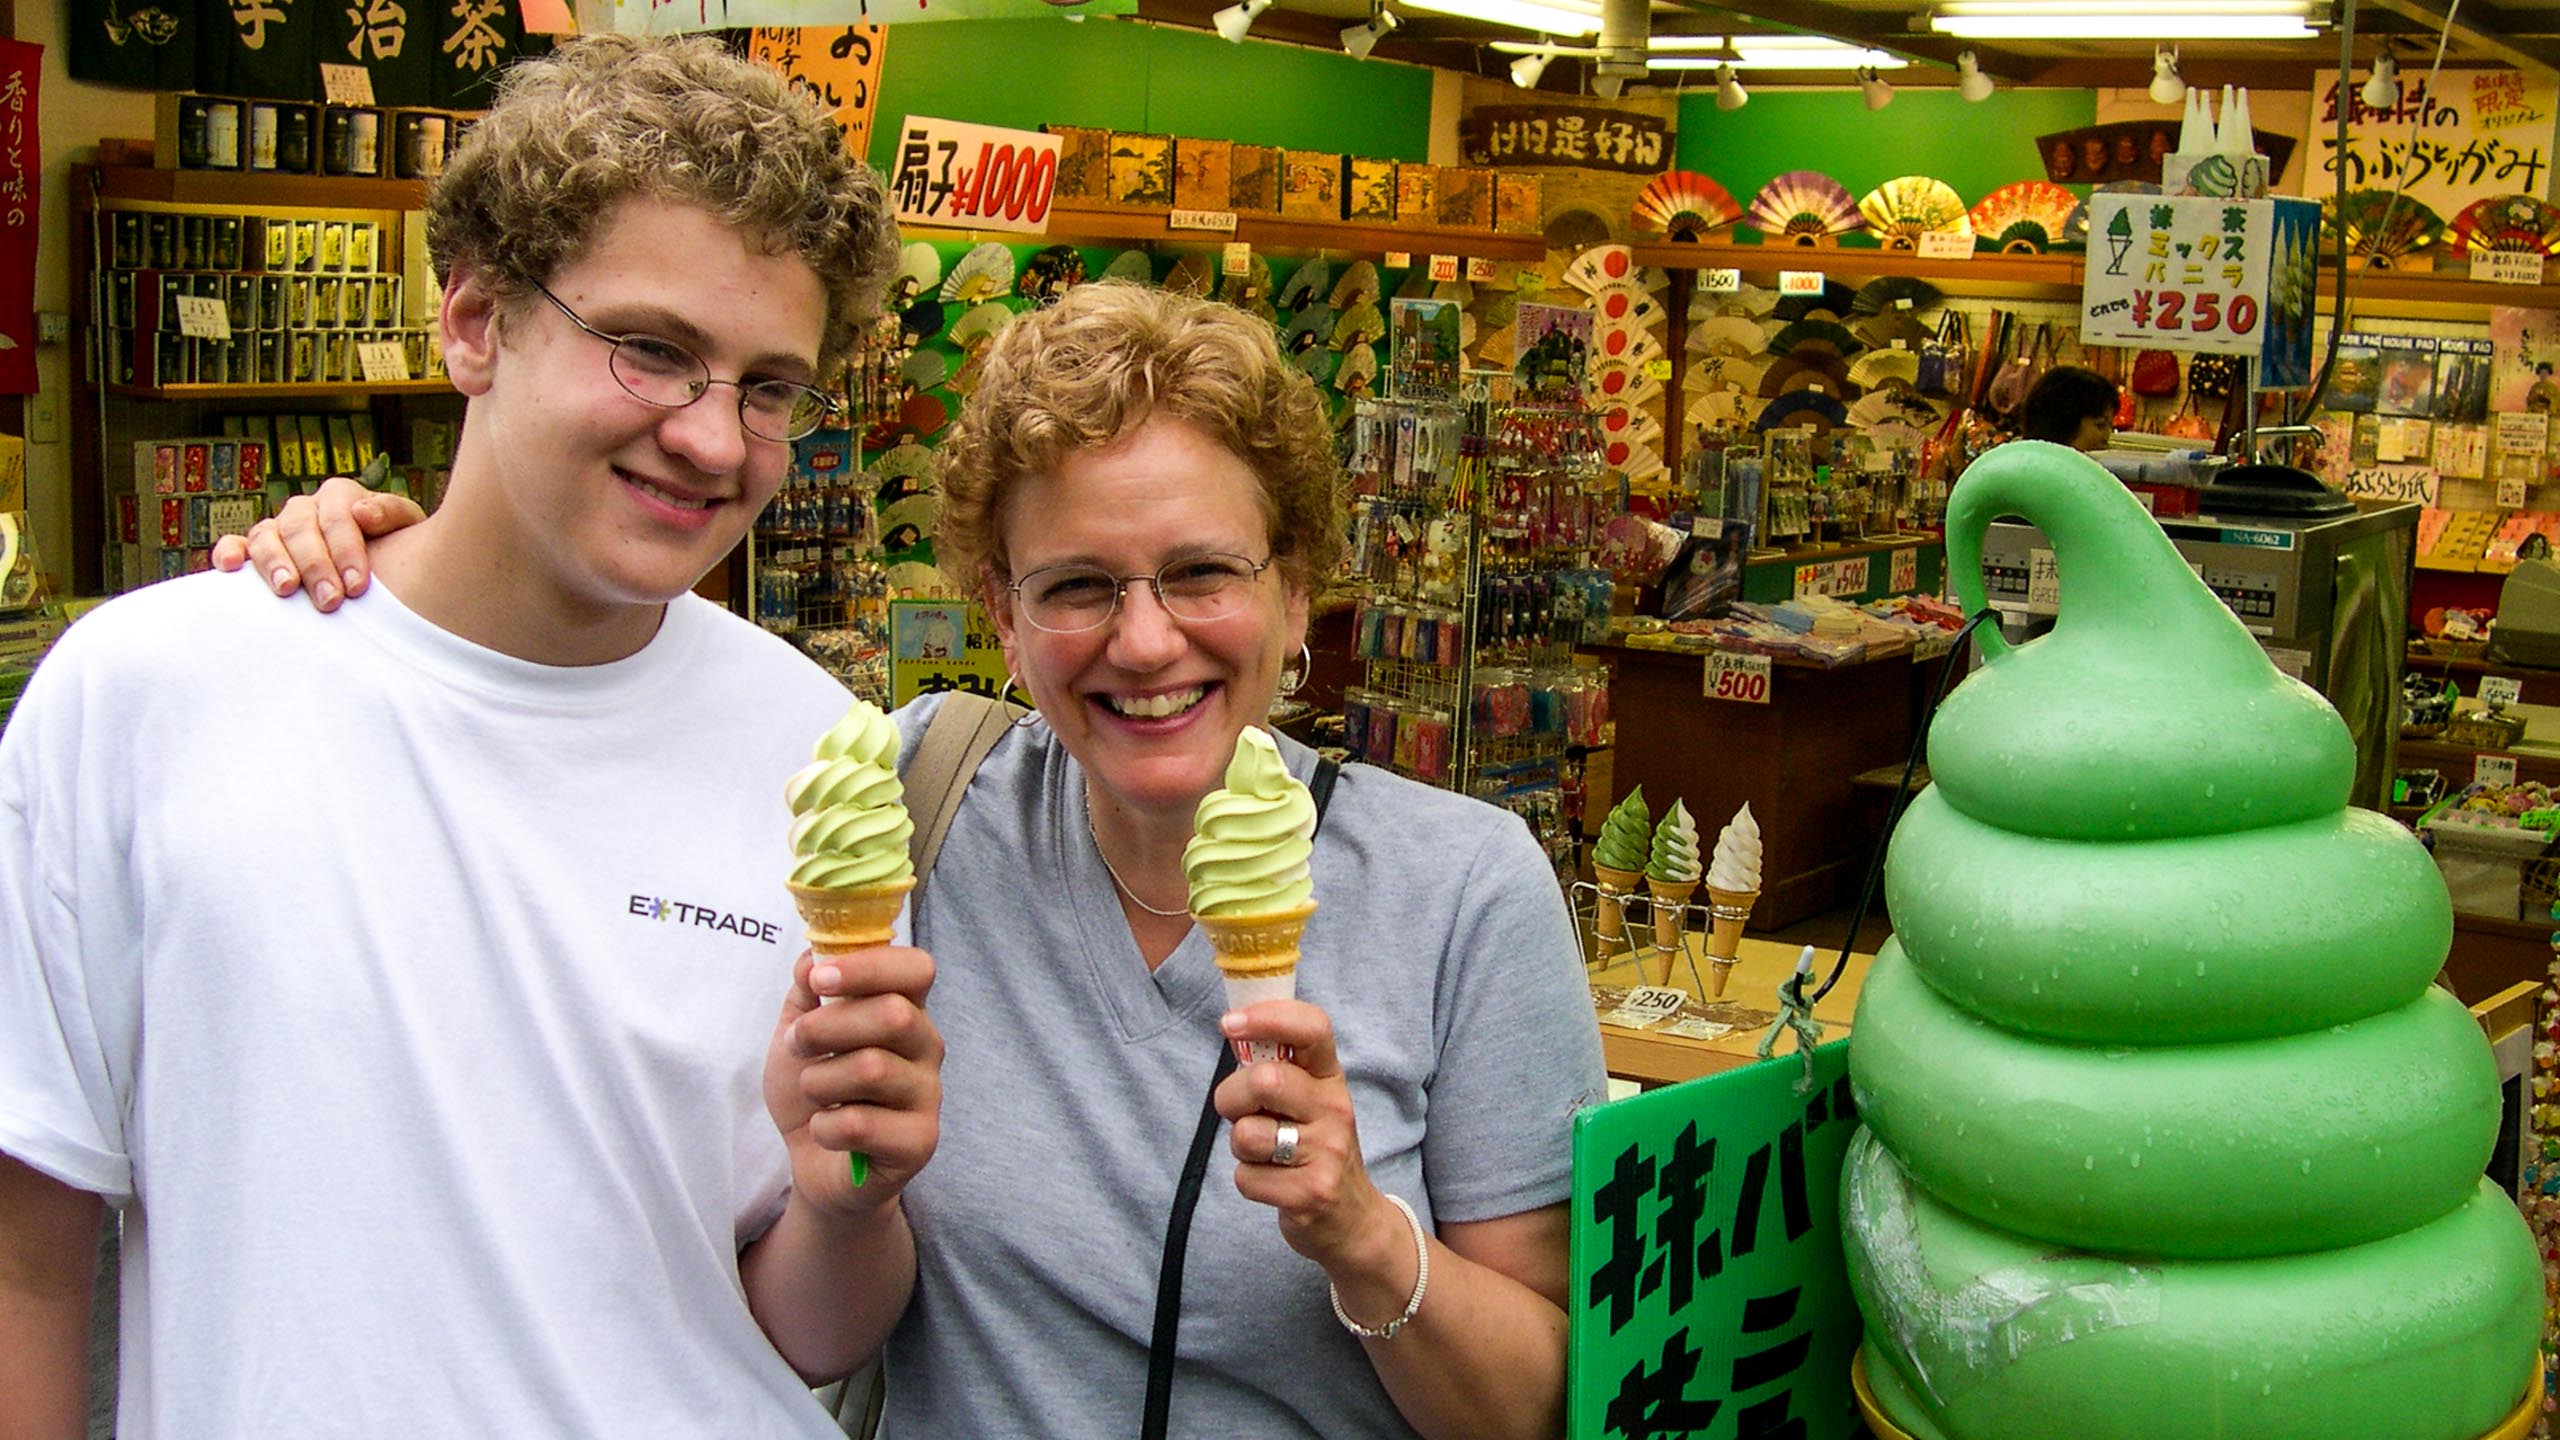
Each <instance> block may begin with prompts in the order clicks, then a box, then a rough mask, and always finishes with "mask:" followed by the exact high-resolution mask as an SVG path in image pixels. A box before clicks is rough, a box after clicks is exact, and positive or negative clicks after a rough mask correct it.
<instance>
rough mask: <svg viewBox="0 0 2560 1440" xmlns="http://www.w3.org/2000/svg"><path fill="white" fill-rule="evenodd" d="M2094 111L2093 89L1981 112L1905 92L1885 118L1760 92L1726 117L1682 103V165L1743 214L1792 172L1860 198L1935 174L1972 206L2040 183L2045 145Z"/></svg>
mask: <svg viewBox="0 0 2560 1440" xmlns="http://www.w3.org/2000/svg"><path fill="white" fill-rule="evenodd" d="M1750 83H1751V81H1750V77H1749V76H1748V75H1747V74H1746V75H1745V76H1744V77H1743V84H1745V85H1746V86H1747V85H1749V84H1750ZM2097 113H2098V96H2097V92H2096V91H2094V90H2002V91H2000V92H1999V93H1997V94H1995V95H1993V96H1992V97H1991V98H1990V99H1988V100H1985V101H1983V102H1981V103H1980V104H1970V103H1967V102H1966V101H1965V99H1964V98H1963V97H1962V96H1959V95H1958V94H1956V93H1955V92H1954V91H1953V90H1903V91H1899V92H1897V93H1896V94H1895V95H1894V97H1893V103H1892V104H1891V105H1888V106H1886V107H1885V108H1884V109H1882V110H1869V109H1868V108H1867V107H1866V104H1865V102H1864V101H1863V99H1861V97H1860V96H1859V94H1858V92H1857V91H1856V90H1855V89H1847V90H1819V91H1774V90H1773V91H1767V92H1755V93H1754V94H1753V95H1752V97H1751V103H1750V104H1748V105H1745V106H1743V107H1742V108H1741V109H1739V110H1718V109H1717V108H1716V104H1715V95H1714V92H1713V91H1712V90H1710V91H1707V92H1704V93H1693V94H1690V95H1687V96H1684V97H1683V98H1682V99H1681V102H1680V148H1679V163H1680V167H1681V168H1682V169H1684V170H1698V171H1703V172H1705V173H1706V174H1708V175H1711V176H1713V177H1714V178H1715V179H1716V181H1717V183H1719V184H1721V185H1723V186H1724V187H1725V188H1726V189H1727V190H1730V191H1732V192H1733V198H1735V199H1736V200H1739V201H1741V202H1742V203H1743V204H1745V205H1748V204H1750V203H1751V197H1752V196H1753V195H1755V194H1757V193H1759V190H1760V187H1761V186H1763V185H1765V184H1767V183H1769V177H1771V176H1773V175H1780V174H1784V173H1785V172H1787V171H1789V170H1820V171H1822V172H1824V173H1825V174H1827V175H1829V176H1831V178H1833V179H1834V180H1837V181H1839V182H1840V183H1841V184H1843V185H1845V186H1847V187H1849V193H1850V194H1851V195H1852V196H1858V195H1864V194H1866V193H1867V192H1868V191H1869V190H1872V189H1874V188H1875V187H1876V186H1878V185H1881V184H1883V183H1884V182H1885V181H1887V180H1891V179H1893V178H1895V177H1896V176H1901V175H1934V176H1936V177H1937V178H1938V179H1941V180H1944V181H1946V182H1947V183H1948V184H1949V185H1952V186H1954V187H1955V191H1956V193H1957V194H1958V195H1961V196H1963V197H1964V202H1965V203H1966V204H1967V205H1970V204H1972V203H1973V202H1974V201H1976V200H1979V199H1981V198H1982V197H1983V196H1985V195H1987V194H1989V193H1990V192H1992V191H1993V190H1996V189H1998V188H2000V187H2001V186H2003V185H2006V184H2008V183H2010V182H2011V181H2014V180H2041V179H2043V178H2044V162H2043V160H2042V159H2041V158H2039V157H2038V155H2037V154H2036V137H2037V136H2038V135H2047V134H2051V133H2052V132H2054V131H2056V130H2069V129H2073V128H2076V127H2078V126H2082V125H2088V124H2091V123H2094V122H2095V120H2096V119H2097Z"/></svg>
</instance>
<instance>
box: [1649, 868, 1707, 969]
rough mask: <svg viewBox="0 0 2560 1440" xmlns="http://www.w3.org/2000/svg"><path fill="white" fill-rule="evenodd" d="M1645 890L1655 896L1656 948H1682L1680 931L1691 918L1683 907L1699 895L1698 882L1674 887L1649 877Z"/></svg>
mask: <svg viewBox="0 0 2560 1440" xmlns="http://www.w3.org/2000/svg"><path fill="white" fill-rule="evenodd" d="M1644 888H1645V889H1647V890H1649V891H1651V892H1652V894H1653V943H1654V945H1655V947H1656V948H1658V949H1663V950H1676V949H1678V948H1680V931H1681V929H1682V928H1683V927H1684V925H1685V924H1686V922H1687V920H1688V918H1689V917H1688V915H1687V913H1686V911H1685V910H1684V908H1683V907H1685V906H1686V905H1687V904H1688V903H1689V897H1690V896H1691V895H1694V894H1696V893H1697V891H1698V882H1697V881H1695V880H1690V881H1685V882H1683V883H1681V884H1677V885H1674V884H1671V883H1670V882H1668V881H1663V880H1656V879H1654V878H1653V877H1652V876H1650V875H1648V876H1646V877H1645V881H1644Z"/></svg>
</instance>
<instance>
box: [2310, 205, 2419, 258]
mask: <svg viewBox="0 0 2560 1440" xmlns="http://www.w3.org/2000/svg"><path fill="white" fill-rule="evenodd" d="M2320 210H2321V219H2322V221H2323V222H2324V224H2325V226H2326V228H2327V230H2328V232H2329V233H2330V234H2332V235H2344V236H2345V237H2346V241H2347V249H2348V250H2349V251H2350V252H2351V253H2354V254H2357V255H2361V256H2363V257H2365V263H2366V264H2368V265H2371V266H2372V267H2374V268H2375V269H2377V270H2388V269H2390V268H2392V266H2394V265H2395V264H2397V263H2398V262H2399V261H2400V260H2401V259H2402V258H2403V257H2405V256H2407V255H2408V254H2409V253H2410V252H2412V251H2415V250H2424V249H2425V248H2427V247H2428V246H2430V245H2433V244H2434V243H2436V241H2438V240H2439V239H2442V238H2443V236H2444V221H2443V220H2442V219H2440V218H2438V217H2437V215H2436V212H2434V211H2433V210H2430V209H2428V208H2427V207H2426V206H2424V205H2422V204H2420V203H2418V202H2417V201H2415V200H2412V199H2410V198H2409V197H2408V196H2406V195H2399V196H2394V195H2393V194H2392V192H2390V191H2388V190H2350V191H2348V192H2347V193H2346V195H2345V197H2344V198H2343V199H2341V198H2337V197H2332V198H2330V199H2326V200H2323V201H2321V202H2320ZM2331 253H2333V254H2334V253H2335V252H2334V251H2333V252H2331Z"/></svg>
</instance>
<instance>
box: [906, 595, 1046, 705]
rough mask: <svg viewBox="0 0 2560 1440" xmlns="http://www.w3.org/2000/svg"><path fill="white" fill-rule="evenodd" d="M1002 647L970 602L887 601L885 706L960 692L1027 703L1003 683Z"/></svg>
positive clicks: (979, 607) (983, 614) (981, 612)
mask: <svg viewBox="0 0 2560 1440" xmlns="http://www.w3.org/2000/svg"><path fill="white" fill-rule="evenodd" d="M1006 673H1007V672H1006V670H1005V667H1004V646H1003V644H1002V643H1001V642H999V641H998V640H997V639H996V627H995V626H994V625H993V624H992V623H990V622H989V621H988V619H987V612H986V607H984V606H982V605H980V604H979V603H978V602H977V601H975V600H892V601H890V602H889V708H890V709H892V710H895V709H897V708H898V707H899V706H901V705H904V704H906V703H907V702H908V701H910V700H913V699H914V698H916V697H917V696H919V695H938V694H942V693H943V692H945V691H951V690H965V691H967V692H968V693H970V694H972V695H981V696H984V697H986V698H987V699H990V700H995V699H1005V700H1011V701H1013V702H1014V703H1015V704H1017V705H1021V706H1024V707H1026V708H1027V707H1029V705H1030V704H1031V700H1030V697H1028V696H1026V695H1024V694H1023V693H1022V692H1021V690H1020V689H1019V688H1014V689H1008V688H1007V687H1006V685H1005V676H1006Z"/></svg>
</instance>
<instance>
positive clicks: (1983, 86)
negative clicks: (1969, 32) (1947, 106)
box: [1956, 50, 2000, 105]
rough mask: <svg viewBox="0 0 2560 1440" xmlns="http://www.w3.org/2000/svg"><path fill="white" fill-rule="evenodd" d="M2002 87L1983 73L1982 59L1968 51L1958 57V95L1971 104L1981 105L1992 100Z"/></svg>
mask: <svg viewBox="0 0 2560 1440" xmlns="http://www.w3.org/2000/svg"><path fill="white" fill-rule="evenodd" d="M1999 88H2000V86H1999V84H1998V83H1997V82H1995V81H1994V80H1993V79H1992V78H1991V77H1990V76H1988V75H1985V74H1983V73H1982V57H1981V56H1979V55H1976V54H1974V53H1973V52H1972V51H1970V50H1967V51H1965V52H1964V53H1963V54H1961V55H1958V56H1957V57H1956V93H1957V94H1959V95H1961V96H1963V97H1964V98H1965V99H1966V101H1968V102H1969V103H1972V104H1975V105H1979V104H1981V103H1982V102H1983V101H1985V100H1988V99H1990V98H1991V92H1992V91H1994V90H1997V89H1999Z"/></svg>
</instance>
